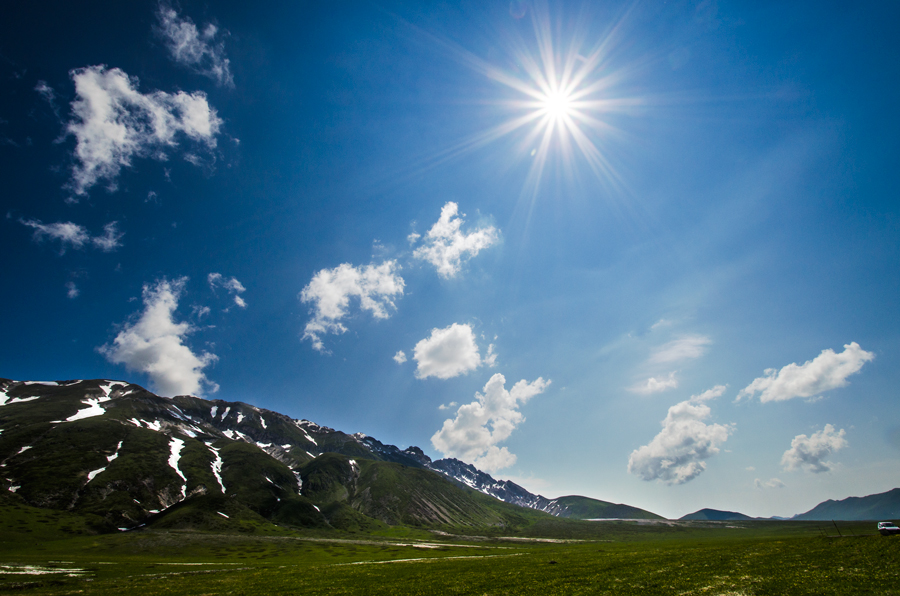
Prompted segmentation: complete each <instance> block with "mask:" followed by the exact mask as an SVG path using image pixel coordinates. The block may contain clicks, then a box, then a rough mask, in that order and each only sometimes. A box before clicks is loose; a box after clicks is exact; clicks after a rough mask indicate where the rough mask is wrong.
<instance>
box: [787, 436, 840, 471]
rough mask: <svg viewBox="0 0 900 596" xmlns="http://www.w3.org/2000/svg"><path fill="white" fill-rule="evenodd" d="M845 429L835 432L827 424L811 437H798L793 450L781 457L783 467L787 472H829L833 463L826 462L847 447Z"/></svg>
mask: <svg viewBox="0 0 900 596" xmlns="http://www.w3.org/2000/svg"><path fill="white" fill-rule="evenodd" d="M845 434H847V433H845V432H844V429H841V430H839V431H837V432H835V430H834V427H833V426H831V425H830V424H826V425H825V428H823V429H822V430H820V431H819V432H817V433H813V434H812V436H811V437H807V436H806V435H797V436H796V437H794V440H793V441H791V448H790V449H788V450H787V451H785V452H784V455H783V456H782V457H781V465H782V466H783V467H784V469H785V471H790V470H801V469H802V470H806V471H807V472H813V473H816V474H818V473H820V472H829V471H831V468H832V467H833V466H834V464H833V463H831V462H829V461H825V458H826V457H828V456H830V455H831V454H832V453H834V452H835V451H838V450H839V449H842V448H844V447H846V446H847V440H846V439H844V435H845Z"/></svg>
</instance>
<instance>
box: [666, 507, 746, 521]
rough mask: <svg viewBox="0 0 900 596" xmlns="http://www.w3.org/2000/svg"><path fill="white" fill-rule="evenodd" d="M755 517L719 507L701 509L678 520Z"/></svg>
mask: <svg viewBox="0 0 900 596" xmlns="http://www.w3.org/2000/svg"><path fill="white" fill-rule="evenodd" d="M748 519H753V518H752V517H750V516H749V515H744V514H743V513H738V512H736V511H719V510H718V509H701V510H700V511H695V512H694V513H688V514H687V515H684V516H682V517H679V518H678V521H746V520H748Z"/></svg>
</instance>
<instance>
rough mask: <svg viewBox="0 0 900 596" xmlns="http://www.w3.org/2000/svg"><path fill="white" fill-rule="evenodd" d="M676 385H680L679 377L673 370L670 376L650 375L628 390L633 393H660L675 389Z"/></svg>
mask: <svg viewBox="0 0 900 596" xmlns="http://www.w3.org/2000/svg"><path fill="white" fill-rule="evenodd" d="M676 387H678V379H676V378H675V371H672V372H670V373H669V376H668V377H661V378H656V377H650V378H649V379H647V380H646V381H644V382H643V383H638V384H636V385H632V386H631V387H629V389H628V390H629V391H631V392H633V393H640V394H643V395H650V394H651V393H659V392H660V391H666V390H667V389H675V388H676Z"/></svg>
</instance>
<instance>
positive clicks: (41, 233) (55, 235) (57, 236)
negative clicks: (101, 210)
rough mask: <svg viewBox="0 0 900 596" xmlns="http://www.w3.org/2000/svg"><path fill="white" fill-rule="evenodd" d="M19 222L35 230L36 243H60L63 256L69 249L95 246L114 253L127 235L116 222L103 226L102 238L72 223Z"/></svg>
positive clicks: (24, 220)
mask: <svg viewBox="0 0 900 596" xmlns="http://www.w3.org/2000/svg"><path fill="white" fill-rule="evenodd" d="M19 222H20V223H21V224H22V225H25V226H28V227H29V228H33V229H34V240H35V242H41V241H42V240H44V239H45V238H48V239H50V240H56V241H58V242H59V243H60V249H59V254H61V255H62V254H65V252H66V250H67V249H69V248H74V249H76V250H78V249H81V248H84V247H85V245H93V246H95V247H97V248H99V249H100V250H102V251H103V252H112V251H114V250H115V249H117V248H118V247H120V246H122V243H121V240H122V236H124V235H125V234H123V233H121V232H119V227H118V225H119V224H118V222H115V221H111V222H109V223H108V224H106V225H105V226H103V235H101V236H91V235H90V234H89V233H88V231H87V228H85V227H84V226H81V225H78V224H76V223H72V222H71V221H65V222H56V223H52V224H45V223H41V222H40V221H39V220H37V219H20V220H19Z"/></svg>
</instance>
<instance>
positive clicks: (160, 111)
mask: <svg viewBox="0 0 900 596" xmlns="http://www.w3.org/2000/svg"><path fill="white" fill-rule="evenodd" d="M70 75H71V77H72V80H73V81H74V82H75V93H76V95H77V98H76V99H75V101H73V102H72V119H71V120H70V121H69V122H68V124H67V126H66V131H67V132H68V134H71V135H72V136H74V137H75V140H76V146H75V159H76V161H77V163H76V164H75V166H74V167H73V168H72V180H71V182H70V184H69V187H70V189H71V190H72V192H74V193H75V194H76V195H85V194H87V190H88V189H89V188H90V187H92V186H93V185H95V184H97V183H98V182H99V181H100V180H106V181H107V185H108V187H109V188H110V189H111V190H114V189H115V188H116V178H117V177H118V175H119V172H120V171H121V169H122V168H123V167H130V166H131V161H132V159H133V158H134V157H148V156H149V157H154V158H156V159H160V160H165V159H166V158H167V153H168V152H169V151H171V150H173V149H174V148H175V147H177V146H178V142H177V137H178V135H180V134H183V135H184V136H186V137H187V138H189V139H190V140H192V141H195V142H197V143H199V144H200V145H202V146H203V147H205V148H206V149H207V150H209V149H212V148H214V147H215V146H216V135H217V134H218V133H219V127H220V126H221V125H222V121H221V120H220V119H219V117H218V116H217V115H216V111H215V110H214V109H212V108H211V107H210V106H209V103H208V102H207V101H206V95H205V94H204V93H203V92H202V91H197V92H195V93H185V92H183V91H179V92H177V93H174V94H170V93H165V92H163V91H155V92H153V93H147V94H143V93H140V92H139V91H138V90H137V86H138V80H137V79H136V78H133V77H129V76H128V75H127V74H125V73H124V72H123V71H121V70H120V69H118V68H112V69H107V68H106V66H104V65H98V66H88V67H86V68H79V69H76V70H73V71H71V72H70Z"/></svg>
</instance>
